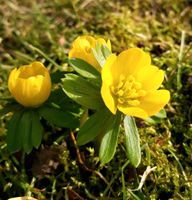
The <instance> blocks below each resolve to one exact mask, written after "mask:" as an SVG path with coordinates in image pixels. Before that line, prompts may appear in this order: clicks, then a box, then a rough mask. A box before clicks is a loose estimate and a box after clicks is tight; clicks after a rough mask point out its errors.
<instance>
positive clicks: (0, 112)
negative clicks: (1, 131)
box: [0, 103, 22, 117]
mask: <svg viewBox="0 0 192 200" xmlns="http://www.w3.org/2000/svg"><path fill="white" fill-rule="evenodd" d="M21 108H22V106H21V105H19V104H18V103H8V104H6V105H5V106H4V107H3V108H2V109H1V110H0V117H2V116H4V115H6V114H7V113H9V112H13V111H17V110H19V109H21Z"/></svg>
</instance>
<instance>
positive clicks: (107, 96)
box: [101, 82, 117, 114]
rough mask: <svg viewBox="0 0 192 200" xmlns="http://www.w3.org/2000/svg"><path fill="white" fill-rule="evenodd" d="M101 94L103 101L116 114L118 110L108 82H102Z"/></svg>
mask: <svg viewBox="0 0 192 200" xmlns="http://www.w3.org/2000/svg"><path fill="white" fill-rule="evenodd" d="M101 96H102V98H103V101H104V103H105V105H106V106H107V108H108V109H109V110H110V111H111V112H112V113H113V114H115V113H116V111H117V107H116V104H115V99H114V98H113V96H112V94H111V90H110V88H109V86H108V85H107V84H105V82H103V83H102V87H101Z"/></svg>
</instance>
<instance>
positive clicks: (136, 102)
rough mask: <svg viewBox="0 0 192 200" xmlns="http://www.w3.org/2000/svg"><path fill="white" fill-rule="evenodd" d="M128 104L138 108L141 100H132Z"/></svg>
mask: <svg viewBox="0 0 192 200" xmlns="http://www.w3.org/2000/svg"><path fill="white" fill-rule="evenodd" d="M128 104H129V105H131V106H138V105H139V104H140V102H139V100H130V101H128Z"/></svg>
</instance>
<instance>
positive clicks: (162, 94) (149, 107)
mask: <svg viewBox="0 0 192 200" xmlns="http://www.w3.org/2000/svg"><path fill="white" fill-rule="evenodd" d="M169 100H170V93H169V91H168V90H156V91H153V92H150V93H148V94H147V95H146V96H144V97H143V98H141V99H140V105H139V107H140V108H141V109H143V110H145V111H146V113H147V114H148V116H152V115H154V114H156V113H158V112H159V111H160V110H161V109H162V108H163V107H164V106H165V105H166V104H167V103H168V102H169Z"/></svg>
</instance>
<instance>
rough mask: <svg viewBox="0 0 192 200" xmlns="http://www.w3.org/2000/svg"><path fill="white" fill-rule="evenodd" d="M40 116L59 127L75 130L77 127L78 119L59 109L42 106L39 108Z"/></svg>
mask: <svg viewBox="0 0 192 200" xmlns="http://www.w3.org/2000/svg"><path fill="white" fill-rule="evenodd" d="M39 113H40V116H42V117H43V118H44V119H45V120H47V121H49V122H50V123H53V124H54V125H56V126H59V127H66V128H76V127H78V126H79V120H78V118H77V117H76V116H75V115H73V114H72V113H70V112H67V111H66V112H64V111H63V110H61V109H58V108H54V107H50V106H42V107H40V108H39Z"/></svg>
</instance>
